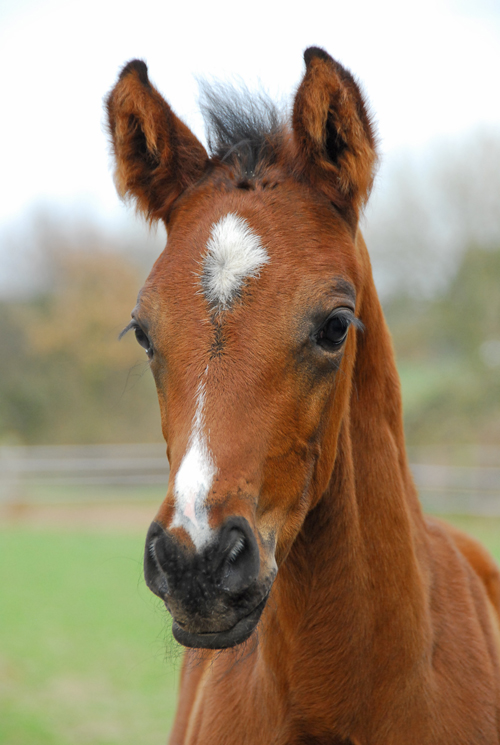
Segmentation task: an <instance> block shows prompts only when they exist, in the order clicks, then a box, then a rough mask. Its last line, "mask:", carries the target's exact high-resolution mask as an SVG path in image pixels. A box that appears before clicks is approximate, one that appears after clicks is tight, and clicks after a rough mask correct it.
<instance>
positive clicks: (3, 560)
mask: <svg viewBox="0 0 500 745" xmlns="http://www.w3.org/2000/svg"><path fill="white" fill-rule="evenodd" d="M447 519H451V520H452V521H453V522H454V523H455V524H457V525H458V526H459V527H463V528H465V529H467V530H468V531H469V532H470V533H472V534H475V535H476V536H477V537H478V538H480V539H481V540H482V541H483V543H484V544H485V545H486V546H488V548H489V549H490V550H491V551H492V553H493V554H494V555H495V557H496V558H497V560H498V561H500V519H485V518H460V517H456V518H447ZM144 532H145V531H142V530H141V532H139V529H137V530H136V532H133V533H130V532H128V533H117V532H116V528H114V529H111V528H110V529H109V531H108V532H106V531H103V530H101V531H100V532H99V533H95V532H89V530H88V529H87V530H86V531H83V530H82V529H76V528H72V529H70V528H62V527H61V528H59V529H57V530H56V529H47V528H45V529H43V530H40V529H36V528H33V527H29V526H22V525H18V526H11V527H8V528H7V527H5V528H3V529H1V530H0V588H1V599H0V743H1V744H2V745H115V744H116V745H118V744H120V745H153V743H154V744H155V745H159V744H160V743H164V742H165V740H166V735H167V732H168V730H169V727H170V724H171V721H172V716H173V712H174V708H175V700H176V692H177V679H178V675H179V668H180V661H181V653H180V651H179V648H178V646H177V645H176V644H175V642H173V641H172V639H171V637H170V623H169V621H168V619H167V616H166V612H165V610H164V609H163V608H162V605H161V603H160V601H156V600H155V598H154V597H153V596H152V595H151V593H150V592H149V591H148V590H147V589H146V587H145V585H144V581H143V579H142V550H143V540H144Z"/></svg>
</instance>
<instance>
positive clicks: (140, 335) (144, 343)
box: [134, 326, 153, 359]
mask: <svg viewBox="0 0 500 745" xmlns="http://www.w3.org/2000/svg"><path fill="white" fill-rule="evenodd" d="M134 332H135V338H136V339H137V341H138V342H139V344H140V345H141V347H142V348H143V349H145V350H146V354H147V356H148V359H151V358H152V357H153V347H152V345H151V342H150V341H149V339H148V337H147V336H146V334H145V333H144V331H143V330H142V329H141V328H140V327H139V326H134Z"/></svg>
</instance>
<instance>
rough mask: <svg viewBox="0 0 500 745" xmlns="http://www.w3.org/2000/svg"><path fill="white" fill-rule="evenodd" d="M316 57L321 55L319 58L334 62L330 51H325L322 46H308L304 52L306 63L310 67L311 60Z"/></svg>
mask: <svg viewBox="0 0 500 745" xmlns="http://www.w3.org/2000/svg"><path fill="white" fill-rule="evenodd" d="M314 57H319V59H322V60H324V61H325V62H333V59H332V57H330V55H329V54H328V52H325V50H324V49H321V47H308V48H307V49H306V51H305V52H304V62H305V63H306V67H309V65H310V64H311V60H313V59H314Z"/></svg>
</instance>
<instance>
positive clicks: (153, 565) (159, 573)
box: [144, 537, 170, 599]
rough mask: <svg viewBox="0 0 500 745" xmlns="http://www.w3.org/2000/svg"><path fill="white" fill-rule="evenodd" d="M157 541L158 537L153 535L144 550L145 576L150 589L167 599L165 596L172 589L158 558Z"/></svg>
mask: <svg viewBox="0 0 500 745" xmlns="http://www.w3.org/2000/svg"><path fill="white" fill-rule="evenodd" d="M157 542H158V538H156V537H153V538H152V539H151V540H148V541H147V543H146V550H145V552H144V577H145V580H146V584H147V586H148V587H149V589H150V590H151V591H152V592H154V594H155V595H158V596H159V597H160V598H162V599H165V596H166V595H168V594H169V592H170V590H169V586H168V581H167V576H166V574H165V572H164V571H163V569H162V567H161V563H160V561H159V560H158V555H157Z"/></svg>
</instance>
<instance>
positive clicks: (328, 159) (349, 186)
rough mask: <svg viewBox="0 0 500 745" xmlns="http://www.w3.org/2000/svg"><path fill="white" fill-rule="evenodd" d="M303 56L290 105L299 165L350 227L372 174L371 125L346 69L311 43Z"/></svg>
mask: <svg viewBox="0 0 500 745" xmlns="http://www.w3.org/2000/svg"><path fill="white" fill-rule="evenodd" d="M304 60H305V63H306V73H305V75H304V78H303V80H302V83H301V84H300V86H299V89H298V91H297V95H296V96H295V103H294V108H293V130H294V139H295V144H296V149H297V156H298V160H299V168H300V170H301V171H302V173H303V175H304V176H306V178H307V179H308V180H309V181H310V182H311V183H312V184H313V185H314V186H316V187H317V188H319V189H321V190H322V191H323V192H324V193H325V194H326V196H327V197H328V198H329V199H330V201H332V202H333V203H334V204H335V205H336V206H337V207H338V208H339V209H340V210H341V211H344V212H345V213H346V217H347V219H348V220H349V222H351V223H353V224H354V225H355V224H356V223H357V220H358V216H359V211H360V209H361V208H362V206H363V204H364V203H365V202H366V200H367V198H368V195H369V193H370V189H371V186H372V183H373V177H374V174H375V166H376V162H377V154H376V151H375V147H376V138H375V133H374V129H373V126H372V123H371V122H370V117H369V115H368V111H367V107H366V104H365V102H364V100H363V96H362V94H361V91H360V89H359V87H358V85H357V84H356V81H355V80H354V78H353V76H352V75H351V73H350V72H349V71H348V70H346V69H345V68H344V67H342V65H340V64H339V63H338V62H336V61H335V60H334V59H332V57H330V55H329V54H327V53H326V52H325V51H324V50H323V49H319V48H317V47H310V48H309V49H306V51H305V52H304Z"/></svg>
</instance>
